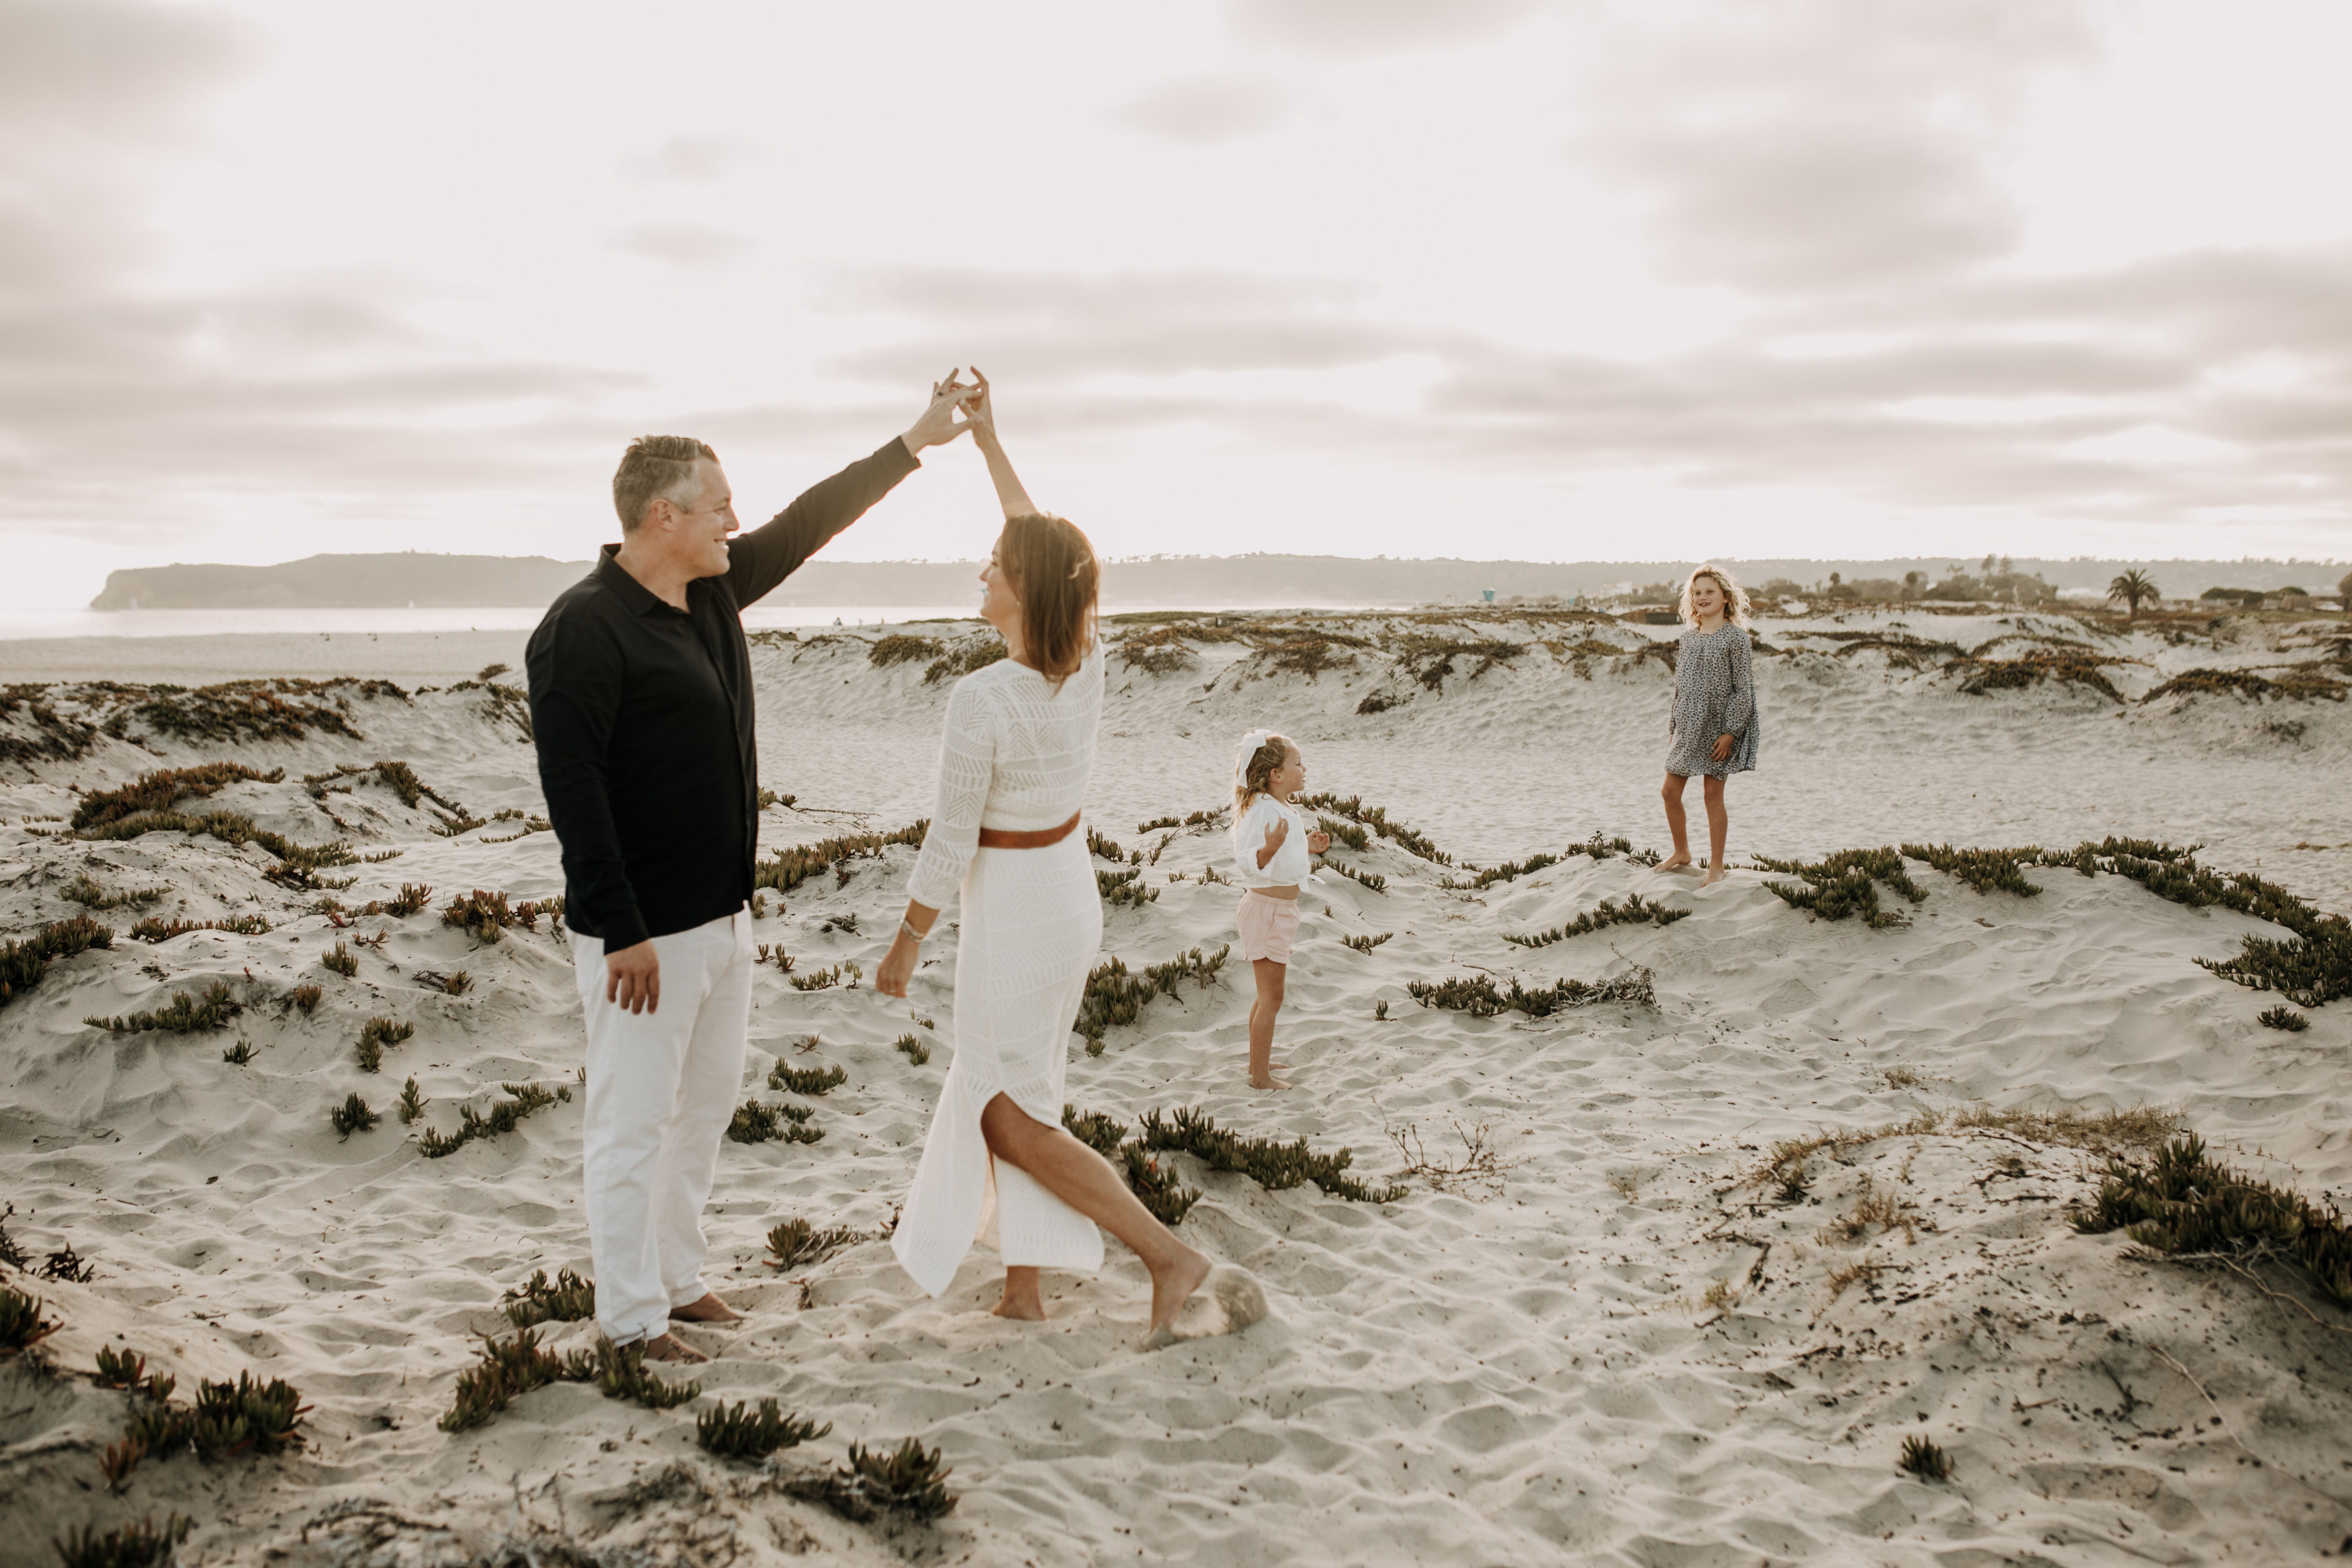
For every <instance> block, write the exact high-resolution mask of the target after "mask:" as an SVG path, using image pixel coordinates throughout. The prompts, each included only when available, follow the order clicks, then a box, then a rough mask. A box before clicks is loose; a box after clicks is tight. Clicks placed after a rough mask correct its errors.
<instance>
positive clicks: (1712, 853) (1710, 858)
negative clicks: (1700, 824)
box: [1699, 774, 1731, 888]
mask: <svg viewBox="0 0 2352 1568" xmlns="http://www.w3.org/2000/svg"><path fill="white" fill-rule="evenodd" d="M1701 793H1702V794H1703V795H1705V796H1706V879H1705V880H1704V881H1702V882H1700V883H1699V886H1700V887H1702V888H1705V887H1709V886H1712V885H1713V884H1715V883H1717V882H1720V881H1722V880H1723V877H1724V869H1723V841H1724V840H1725V839H1726V838H1727V837H1729V836H1730V833H1731V814H1730V813H1729V812H1728V811H1727V810H1725V809H1724V805H1723V781H1722V780H1721V779H1719V778H1717V777H1715V776H1713V775H1712V774H1710V775H1708V776H1707V777H1706V779H1705V780H1703V781H1701Z"/></svg>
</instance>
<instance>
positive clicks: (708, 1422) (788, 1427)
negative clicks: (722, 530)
mask: <svg viewBox="0 0 2352 1568" xmlns="http://www.w3.org/2000/svg"><path fill="white" fill-rule="evenodd" d="M913 640H918V641H923V642H928V641H929V640H930V639H929V638H928V637H924V638H918V639H913ZM832 1430H833V1423H832V1422H830V1421H828V1422H826V1423H824V1425H823V1426H819V1425H817V1424H816V1423H815V1422H814V1421H804V1420H803V1419H802V1418H801V1417H799V1416H798V1415H785V1414H784V1413H783V1412H782V1409H780V1408H779V1407H778V1406H777V1405H776V1402H775V1401H774V1400H772V1399H762V1400H761V1401H760V1407H759V1409H757V1410H756V1411H755V1410H753V1409H752V1408H751V1405H750V1404H749V1403H748V1402H746V1403H744V1404H740V1405H726V1404H721V1405H718V1406H717V1407H716V1408H714V1409H710V1410H706V1411H704V1412H703V1413H702V1414H701V1415H698V1416H697V1417H696V1418H695V1423H694V1440H695V1442H696V1443H697V1444H698V1445H700V1447H701V1448H702V1451H703V1452H704V1453H706V1454H712V1455H716V1456H717V1457H718V1458H722V1459H741V1460H747V1461H753V1462H756V1461H758V1460H761V1459H764V1458H767V1457H768V1456H769V1455H771V1454H772V1453H775V1452H776V1451H777V1450H778V1449H780V1448H794V1447H799V1446H800V1445H801V1444H803V1443H805V1442H808V1441H809V1440H810V1439H812V1438H815V1437H822V1436H824V1435H825V1434H826V1433H827V1432H830V1431H832Z"/></svg>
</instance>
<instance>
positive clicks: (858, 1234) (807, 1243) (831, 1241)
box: [765, 1215, 867, 1268]
mask: <svg viewBox="0 0 2352 1568" xmlns="http://www.w3.org/2000/svg"><path fill="white" fill-rule="evenodd" d="M866 1239H867V1237H866V1233H865V1232H864V1231H862V1230H853V1229H851V1228H850V1227H849V1226H845V1225H835V1226H826V1227H825V1228H824V1229H823V1230H818V1229H816V1228H814V1226H811V1225H810V1224H809V1222H808V1221H806V1220H804V1219H803V1218H801V1217H800V1216H799V1215H793V1217H792V1218H790V1219H788V1220H784V1221H782V1222H781V1223H779V1224H776V1225H773V1226H769V1227H768V1251H769V1253H770V1255H771V1256H770V1257H769V1258H767V1259H766V1260H765V1261H766V1263H767V1265H768V1267H769V1268H800V1267H802V1266H803V1265H804V1264H805V1265H810V1266H814V1265H815V1264H819V1263H822V1262H824V1260H825V1259H826V1258H831V1257H832V1256H833V1255H834V1254H835V1253H836V1252H838V1251H840V1250H841V1249H842V1248H843V1247H855V1246H856V1245H857V1244H858V1243H859V1242H861V1241H864V1240H866Z"/></svg>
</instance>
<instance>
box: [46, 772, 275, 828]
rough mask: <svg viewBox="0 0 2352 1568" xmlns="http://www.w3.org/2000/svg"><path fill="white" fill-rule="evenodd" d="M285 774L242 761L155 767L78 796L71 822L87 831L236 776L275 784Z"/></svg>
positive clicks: (211, 791)
mask: <svg viewBox="0 0 2352 1568" xmlns="http://www.w3.org/2000/svg"><path fill="white" fill-rule="evenodd" d="M285 776H286V770H285V769H284V768H272V769H270V770H269V772H268V773H263V772H261V771H260V770H259V769H257V768H249V767H247V766H246V765H245V764H244V763H203V764H201V765H200V766H197V767H193V768H158V769H156V770H155V771H154V772H153V773H142V774H141V775H140V776H139V777H137V778H135V779H133V780H131V782H130V783H129V784H124V785H122V786H121V788H119V789H107V790H93V791H91V792H90V793H89V794H88V795H84V796H82V797H81V802H80V804H79V805H76V806H75V807H74V813H73V817H72V819H71V826H72V828H73V830H74V831H75V832H76V833H87V832H88V831H89V829H91V828H93V827H104V826H108V825H109V824H111V823H116V822H121V821H123V820H124V819H125V818H128V817H133V816H155V815H159V814H161V813H163V812H167V811H170V810H171V809H172V807H173V806H175V805H178V804H179V803H180V802H182V801H184V800H188V799H191V798H202V797H204V796H206V795H216V794H218V793H219V792H220V791H221V789H222V788H224V787H225V786H226V785H228V784H235V783H236V782H237V781H238V780H239V779H251V780H253V781H254V782H255V783H257V784H277V783H278V782H279V781H280V780H282V779H283V778H285Z"/></svg>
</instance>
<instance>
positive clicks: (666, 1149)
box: [572, 910, 751, 1344]
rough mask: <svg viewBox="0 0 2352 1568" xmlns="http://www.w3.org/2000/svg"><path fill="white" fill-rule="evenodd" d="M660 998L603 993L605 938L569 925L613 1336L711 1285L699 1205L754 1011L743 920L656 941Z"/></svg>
mask: <svg viewBox="0 0 2352 1568" xmlns="http://www.w3.org/2000/svg"><path fill="white" fill-rule="evenodd" d="M653 941H654V951H655V952H656V953H657V954H659V955H660V958H661V1007H660V1009H659V1010H658V1011H650V1012H645V1013H631V1012H629V1011H627V1010H626V1009H625V1008H623V1007H621V1006H619V1005H615V1004H614V1003H611V1002H607V1001H606V1000H605V999H604V985H605V977H604V942H603V940H602V939H601V938H598V937H593V936H581V935H578V934H576V933H575V934H574V935H573V937H572V954H573V958H572V962H573V966H574V967H573V978H574V979H576V980H577V981H578V983H579V985H580V1005H581V1007H582V1009H583V1011H584V1012H585V1013H586V1015H587V1020H588V1113H587V1121H586V1124H585V1128H584V1131H583V1134H582V1139H581V1142H582V1144H583V1157H582V1161H581V1167H582V1173H583V1177H584V1178H585V1180H586V1184H587V1188H588V1247H589V1252H590V1255H591V1256H592V1257H593V1259H594V1266H595V1277H596V1326H597V1327H598V1328H600V1329H602V1330H604V1334H605V1337H606V1338H608V1339H610V1340H612V1341H613V1342H614V1343H615V1344H628V1343H631V1342H635V1341H639V1340H649V1339H656V1338H658V1337H659V1336H661V1335H663V1334H665V1333H667V1332H668V1331H669V1310H670V1309H671V1308H672V1307H683V1306H685V1305H686V1304H688V1302H690V1301H698V1300H701V1299H702V1297H703V1296H704V1295H705V1294H706V1293H707V1292H708V1290H709V1287H708V1286H707V1285H705V1284H704V1283H703V1280H702V1265H703V1260H704V1259H705V1258H708V1257H709V1254H710V1247H709V1243H708V1242H707V1241H705V1240H704V1239H703V1236H702V1206H703V1205H705V1204H707V1203H709V1201H710V1184H711V1183H712V1181H713V1180H715V1179H716V1178H717V1176H718V1173H719V1138H720V1136H721V1135H722V1134H724V1133H725V1131H727V1123H728V1121H729V1119H730V1117H732V1116H733V1114H734V1108H735V1092H736V1089H738V1088H739V1087H740V1085H741V1083H742V1081H743V1057H744V1051H745V1046H744V1036H745V1033H746V1032H747V1030H748V1029H749V1027H750V1025H751V914H750V912H749V911H748V910H737V911H736V912H735V913H734V914H732V915H730V916H728V917H726V918H725V919H723V920H715V921H709V923H707V924H704V925H698V926H697V927H695V928H694V929H693V930H692V931H679V932H677V934H675V935H673V936H657V937H656V938H654V939H653Z"/></svg>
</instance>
